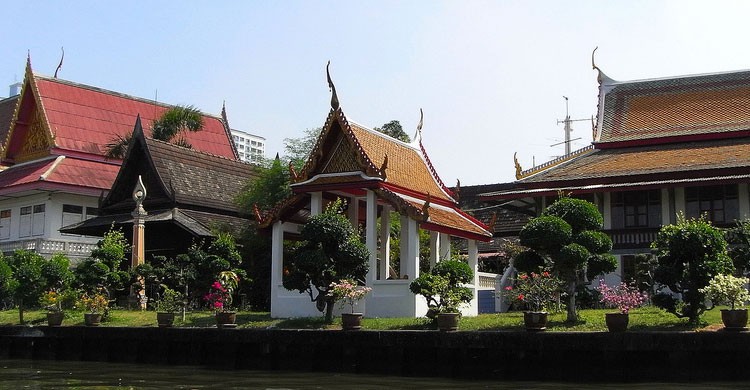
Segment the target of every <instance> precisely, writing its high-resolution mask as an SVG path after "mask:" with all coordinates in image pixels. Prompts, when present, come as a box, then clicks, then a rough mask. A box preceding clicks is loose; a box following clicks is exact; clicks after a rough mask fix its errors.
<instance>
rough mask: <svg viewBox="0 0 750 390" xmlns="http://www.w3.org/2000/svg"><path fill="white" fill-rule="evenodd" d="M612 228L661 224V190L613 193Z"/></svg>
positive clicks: (644, 226)
mask: <svg viewBox="0 0 750 390" xmlns="http://www.w3.org/2000/svg"><path fill="white" fill-rule="evenodd" d="M611 210H612V228H614V229H623V228H625V229H627V228H647V227H659V226H661V191H660V190H648V191H627V192H615V193H613V194H612V203H611Z"/></svg>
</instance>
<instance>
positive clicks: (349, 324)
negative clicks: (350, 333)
mask: <svg viewBox="0 0 750 390" xmlns="http://www.w3.org/2000/svg"><path fill="white" fill-rule="evenodd" d="M341 329H343V330H360V329H362V313H341Z"/></svg>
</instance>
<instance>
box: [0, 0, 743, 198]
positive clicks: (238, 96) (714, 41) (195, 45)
mask: <svg viewBox="0 0 750 390" xmlns="http://www.w3.org/2000/svg"><path fill="white" fill-rule="evenodd" d="M748 15H750V2H744V1H737V2H724V1H705V2H690V1H668V2H667V1H665V2H661V1H526V0H524V1H471V0H466V1H432V0H429V1H427V0H426V1H369V2H365V1H264V2H260V1H253V2H251V1H201V2H198V1H153V2H146V1H120V2H112V1H75V2H74V1H64V2H63V1H60V2H54V3H53V2H47V1H44V2H43V1H31V0H26V1H14V2H9V3H6V4H4V5H3V18H2V23H3V25H2V26H1V27H0V84H4V85H9V84H11V83H13V82H14V81H16V80H18V81H20V80H21V79H22V78H23V72H24V65H25V61H26V53H27V51H30V52H31V61H32V67H33V69H34V71H35V72H37V73H40V74H45V75H52V74H53V73H54V71H55V68H56V66H57V63H58V61H59V58H60V47H61V46H64V47H65V63H64V65H63V68H62V70H61V71H60V73H59V77H60V78H63V79H67V80H71V81H75V82H79V83H84V84H89V85H94V86H98V87H102V88H106V89H111V90H115V91H119V92H123V93H127V94H131V95H135V96H140V97H145V98H154V97H155V96H156V94H157V91H158V100H159V101H162V102H166V103H171V104H193V105H195V106H197V107H199V108H200V109H202V110H203V111H205V112H208V113H213V114H218V113H219V112H220V110H221V104H222V101H226V105H227V111H228V115H229V122H230V125H231V126H232V127H233V128H237V129H243V130H247V131H250V132H253V133H256V134H259V135H262V136H264V137H265V138H266V139H267V142H268V144H267V155H268V156H273V155H274V154H275V153H276V152H277V151H278V152H281V151H283V139H284V138H289V137H299V136H301V135H302V132H303V130H304V129H306V128H314V127H319V126H322V125H323V123H324V121H325V118H326V115H327V114H328V109H329V107H330V106H329V99H330V94H329V91H328V86H327V84H326V78H325V64H326V61H328V60H331V62H332V64H331V71H332V76H333V80H334V82H335V84H336V88H337V90H338V94H339V99H340V101H341V106H342V108H343V109H344V112H345V113H346V115H347V117H348V118H349V119H350V120H351V121H354V122H357V123H360V124H363V125H366V126H369V127H375V126H381V125H382V124H384V123H386V122H388V121H390V120H392V119H397V120H399V121H401V123H402V125H403V126H404V129H405V130H406V131H407V133H409V134H413V132H414V129H415V127H416V124H417V122H418V121H419V109H420V108H423V109H424V112H425V124H424V128H423V142H424V144H425V147H426V148H427V151H428V153H429V155H430V158H431V160H432V162H433V164H434V165H435V167H436V169H437V170H438V172H439V174H440V175H441V177H442V179H443V180H444V181H445V182H446V184H448V185H453V184H455V182H456V179H457V178H459V179H461V182H462V184H465V185H466V184H487V183H497V182H506V181H512V180H513V179H514V176H513V173H514V167H513V153H514V152H518V156H519V160H520V162H521V165H522V166H523V167H524V168H528V167H530V165H531V164H532V159H535V160H536V162H537V163H538V164H539V163H541V162H543V161H545V160H548V159H550V158H552V157H554V156H557V155H560V154H562V152H563V146H562V145H560V146H556V147H550V146H549V145H552V144H554V143H556V142H559V141H561V140H562V139H563V136H564V135H563V128H562V126H561V125H557V124H556V121H557V120H561V119H564V116H565V102H564V100H563V98H562V96H563V95H565V96H568V97H569V98H570V112H571V116H572V117H573V118H574V119H577V118H589V117H591V115H593V114H595V111H596V103H597V92H598V91H597V83H596V72H595V71H593V70H592V69H591V57H590V56H591V51H592V50H593V49H594V47H596V46H599V50H598V51H597V65H598V66H599V67H600V68H602V70H603V71H604V72H605V73H607V75H609V76H610V77H612V78H614V79H616V80H635V79H643V78H656V77H666V76H674V75H684V74H694V73H712V72H720V71H729V70H737V69H747V68H750V50H748V49H747V47H748V46H747V37H748V36H750V33H749V32H748V28H747V19H748ZM0 91H2V90H0ZM6 95H7V88H5V92H4V93H2V92H0V96H6ZM574 129H575V131H574V133H573V137H581V138H582V139H581V140H580V141H577V142H575V143H574V149H575V148H579V147H582V146H585V145H587V144H588V143H590V141H591V127H590V124H589V123H588V122H578V123H576V124H575V125H574Z"/></svg>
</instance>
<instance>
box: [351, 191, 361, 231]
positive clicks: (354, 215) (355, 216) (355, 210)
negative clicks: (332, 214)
mask: <svg viewBox="0 0 750 390" xmlns="http://www.w3.org/2000/svg"><path fill="white" fill-rule="evenodd" d="M349 222H350V223H351V224H352V226H354V229H355V230H357V228H359V199H357V198H355V197H353V196H352V197H351V198H349Z"/></svg>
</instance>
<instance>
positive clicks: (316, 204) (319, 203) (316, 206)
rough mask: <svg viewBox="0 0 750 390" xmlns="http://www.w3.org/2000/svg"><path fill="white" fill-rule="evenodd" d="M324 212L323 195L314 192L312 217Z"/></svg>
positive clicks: (311, 207) (312, 196)
mask: <svg viewBox="0 0 750 390" xmlns="http://www.w3.org/2000/svg"><path fill="white" fill-rule="evenodd" d="M322 212H323V193H322V192H320V191H318V192H313V193H311V194H310V216H313V217H314V216H316V215H319V214H321V213H322Z"/></svg>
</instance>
